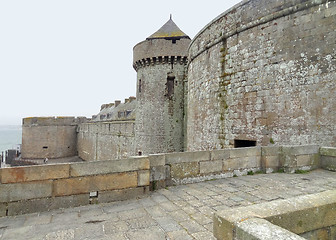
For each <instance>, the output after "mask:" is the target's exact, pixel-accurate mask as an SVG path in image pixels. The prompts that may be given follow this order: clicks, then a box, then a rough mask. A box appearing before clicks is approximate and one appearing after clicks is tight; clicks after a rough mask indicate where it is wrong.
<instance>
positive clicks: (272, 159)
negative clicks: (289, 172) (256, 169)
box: [261, 156, 280, 169]
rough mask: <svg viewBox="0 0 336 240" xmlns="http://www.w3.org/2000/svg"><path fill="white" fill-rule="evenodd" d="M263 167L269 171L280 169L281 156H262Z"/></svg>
mask: <svg viewBox="0 0 336 240" xmlns="http://www.w3.org/2000/svg"><path fill="white" fill-rule="evenodd" d="M261 166H262V168H264V169H268V168H272V169H276V168H278V167H280V157H279V156H262V157H261Z"/></svg>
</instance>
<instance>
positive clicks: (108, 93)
mask: <svg viewBox="0 0 336 240" xmlns="http://www.w3.org/2000/svg"><path fill="white" fill-rule="evenodd" d="M238 2H240V1H239V0H226V1H223V0H208V1H199V0H193V1H189V0H169V1H158V0H150V1H146V0H143V1H136V0H133V1H130V0H123V1H112V0H90V1H88V0H29V1H28V0H1V1H0V124H21V119H22V118H23V117H31V116H87V117H91V115H93V114H96V113H98V112H99V110H100V106H101V104H104V103H109V102H114V100H116V99H120V100H122V101H124V99H125V98H128V97H129V96H135V86H136V72H135V71H134V69H133V67H132V50H133V47H134V45H135V44H137V43H138V42H141V41H143V40H145V39H146V37H148V36H150V35H151V34H152V33H154V32H155V31H157V30H158V29H159V28H160V27H161V26H162V25H163V24H164V23H165V22H166V21H167V20H168V19H169V14H170V13H172V14H173V20H174V22H175V23H176V24H177V25H178V26H179V27H180V28H181V30H182V31H184V32H185V33H186V34H188V35H189V36H190V37H191V38H193V37H194V36H195V35H196V34H197V32H199V31H200V30H201V29H202V28H203V27H204V26H205V25H206V24H207V23H209V22H210V21H211V20H212V19H214V18H215V17H217V16H218V15H219V14H221V13H222V12H224V11H225V10H227V9H228V8H230V7H232V6H233V5H235V4H236V3H238Z"/></svg>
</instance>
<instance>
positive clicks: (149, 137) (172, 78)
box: [133, 18, 190, 155]
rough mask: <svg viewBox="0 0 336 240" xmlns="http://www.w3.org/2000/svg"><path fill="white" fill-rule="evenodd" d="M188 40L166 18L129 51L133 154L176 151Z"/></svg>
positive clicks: (179, 140) (180, 147)
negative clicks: (134, 98)
mask: <svg viewBox="0 0 336 240" xmlns="http://www.w3.org/2000/svg"><path fill="white" fill-rule="evenodd" d="M189 43H190V38H189V37H188V36H187V35H186V34H185V33H183V32H182V31H181V30H180V29H179V28H178V27H177V25H176V24H175V23H174V22H173V20H172V19H171V18H170V19H169V20H168V22H166V23H165V24H164V25H163V26H162V27H161V28H160V29H159V30H158V31H157V32H155V33H154V34H152V35H151V36H150V37H148V38H147V39H146V40H145V41H143V42H140V43H138V44H137V45H136V46H135V47H134V48H133V67H134V69H135V70H136V71H137V93H136V95H137V113H136V124H135V128H136V131H135V152H136V154H139V155H141V154H152V153H162V152H180V151H183V145H184V141H183V139H184V134H183V124H184V85H185V84H184V81H185V80H186V75H185V68H186V64H187V59H188V58H187V55H188V54H187V49H188V46H189Z"/></svg>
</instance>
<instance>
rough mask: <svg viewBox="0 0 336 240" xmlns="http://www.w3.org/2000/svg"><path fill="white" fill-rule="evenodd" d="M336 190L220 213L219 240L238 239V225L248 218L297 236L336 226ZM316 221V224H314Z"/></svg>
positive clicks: (217, 216) (216, 229)
mask: <svg viewBox="0 0 336 240" xmlns="http://www.w3.org/2000/svg"><path fill="white" fill-rule="evenodd" d="M335 216H336V190H331V191H325V192H322V193H317V194H311V195H305V196H300V197H295V198H290V199H286V200H276V201H272V202H266V203H261V204H255V205H251V206H247V207H240V208H235V209H230V210H225V211H218V212H217V213H215V216H214V225H213V226H214V235H215V237H216V238H217V239H234V237H235V233H236V230H237V226H238V225H239V223H241V222H243V221H244V220H246V219H251V218H261V219H265V220H267V221H269V222H271V223H272V224H275V225H277V226H279V227H282V228H284V229H287V230H288V231H291V232H293V233H295V234H301V233H304V232H309V231H313V230H316V229H321V228H324V227H328V226H333V225H335V223H336V217H335ZM312 219H314V221H312Z"/></svg>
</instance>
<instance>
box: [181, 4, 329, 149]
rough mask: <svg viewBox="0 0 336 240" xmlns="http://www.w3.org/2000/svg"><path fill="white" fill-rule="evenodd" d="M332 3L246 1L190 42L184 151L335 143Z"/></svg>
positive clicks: (221, 16)
mask: <svg viewBox="0 0 336 240" xmlns="http://www.w3.org/2000/svg"><path fill="white" fill-rule="evenodd" d="M335 13H336V2H335V1H326V0H305V1H302V0H293V1H286V0H280V1H266V0H247V1H243V2H241V3H239V4H237V5H236V6H235V7H233V8H231V9H230V10H228V11H226V12H225V13H223V14H222V15H220V16H218V17H217V18H216V19H215V20H214V21H212V22H211V23H209V24H208V25H207V26H206V27H205V28H204V29H203V30H202V31H201V32H200V33H198V34H197V36H196V37H195V38H194V39H193V41H192V42H191V44H190V46H189V67H188V112H187V115H188V124H187V142H188V150H190V151H192V150H208V149H220V148H226V147H232V146H234V140H250V141H255V142H256V144H257V145H273V144H322V145H326V146H336V138H335V135H336V129H335V125H336V116H335V105H336V104H335V100H334V99H335V97H336V96H335V92H336V90H335V89H336V86H335V85H336V67H335V65H336V46H335V40H334V39H335V38H336V31H335V26H336V14H335Z"/></svg>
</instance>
